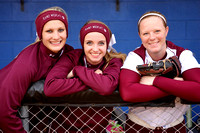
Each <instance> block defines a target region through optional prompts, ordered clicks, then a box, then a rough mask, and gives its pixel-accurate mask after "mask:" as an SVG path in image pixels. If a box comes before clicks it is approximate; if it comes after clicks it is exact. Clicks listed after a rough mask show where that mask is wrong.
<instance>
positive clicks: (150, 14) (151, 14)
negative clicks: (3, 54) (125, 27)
mask: <svg viewBox="0 0 200 133" xmlns="http://www.w3.org/2000/svg"><path fill="white" fill-rule="evenodd" d="M147 16H158V17H160V18H162V19H163V20H164V22H165V23H167V21H166V19H165V17H163V16H162V15H160V14H158V13H147V14H145V15H143V16H142V17H141V18H140V19H139V21H138V25H139V24H140V22H141V20H142V19H143V18H144V17H147Z"/></svg>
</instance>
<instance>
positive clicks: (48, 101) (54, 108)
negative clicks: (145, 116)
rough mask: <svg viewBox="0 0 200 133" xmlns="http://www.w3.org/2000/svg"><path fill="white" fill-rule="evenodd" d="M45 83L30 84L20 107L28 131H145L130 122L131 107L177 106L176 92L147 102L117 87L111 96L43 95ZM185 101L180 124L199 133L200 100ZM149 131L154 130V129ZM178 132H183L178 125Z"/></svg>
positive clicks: (92, 93)
mask: <svg viewBox="0 0 200 133" xmlns="http://www.w3.org/2000/svg"><path fill="white" fill-rule="evenodd" d="M43 85H44V81H43V80H42V81H38V82H36V83H35V84H33V85H32V86H31V88H29V90H28V92H27V94H26V95H25V97H24V101H23V102H22V105H23V106H22V107H21V108H20V109H19V111H18V114H19V117H20V118H21V120H22V123H23V126H24V129H25V130H26V131H27V132H28V133H50V132H51V133H63V132H64V133H85V132H87V133H124V130H125V128H126V131H129V130H132V131H133V130H134V131H135V132H137V133H142V132H140V130H137V129H134V127H132V125H128V126H127V121H128V120H129V119H128V117H127V113H128V111H129V107H156V108H160V107H171V108H173V107H174V106H175V102H174V101H175V100H174V97H173V96H172V97H166V98H163V99H162V100H160V99H159V100H155V101H150V102H146V103H128V102H125V101H123V100H122V99H121V97H120V94H119V92H118V91H117V90H116V91H115V92H113V94H111V95H109V96H101V95H99V94H98V93H96V92H95V91H93V90H91V89H88V90H86V91H82V92H78V93H74V94H71V95H66V96H64V97H59V98H51V97H46V96H45V95H44V93H43ZM161 101H162V102H161ZM182 103H184V104H187V105H188V106H189V108H188V110H187V112H186V113H185V115H184V121H185V122H184V124H182V125H181V127H182V126H183V127H186V129H187V133H200V105H199V103H190V102H187V101H182ZM172 115H173V114H172ZM88 123H92V124H88ZM127 127H128V128H127ZM88 129H89V130H88ZM1 132H2V131H1V130H0V133H1ZM149 132H150V133H153V132H152V131H151V130H149ZM175 132H176V133H181V131H180V130H179V128H177V129H176V131H175ZM163 133H166V131H163Z"/></svg>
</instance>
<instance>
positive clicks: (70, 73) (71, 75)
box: [67, 69, 74, 79]
mask: <svg viewBox="0 0 200 133" xmlns="http://www.w3.org/2000/svg"><path fill="white" fill-rule="evenodd" d="M73 77H74V74H73V69H72V70H71V71H70V72H69V73H68V75H67V78H68V79H70V78H73Z"/></svg>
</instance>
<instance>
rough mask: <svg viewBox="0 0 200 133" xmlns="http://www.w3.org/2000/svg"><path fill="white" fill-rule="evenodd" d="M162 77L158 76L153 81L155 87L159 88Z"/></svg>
mask: <svg viewBox="0 0 200 133" xmlns="http://www.w3.org/2000/svg"><path fill="white" fill-rule="evenodd" d="M160 78H162V77H161V76H156V77H155V78H154V80H153V86H158V84H159V80H160Z"/></svg>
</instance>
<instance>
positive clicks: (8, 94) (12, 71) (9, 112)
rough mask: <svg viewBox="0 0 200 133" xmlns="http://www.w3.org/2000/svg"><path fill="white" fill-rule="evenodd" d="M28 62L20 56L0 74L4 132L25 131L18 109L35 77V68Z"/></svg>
mask: <svg viewBox="0 0 200 133" xmlns="http://www.w3.org/2000/svg"><path fill="white" fill-rule="evenodd" d="M26 56H27V55H26ZM28 62H29V61H28V60H26V59H24V58H23V57H21V56H20V57H18V58H17V59H16V60H14V61H13V62H11V63H10V64H9V65H8V67H5V68H4V69H3V70H2V73H1V74H0V80H1V83H0V129H2V130H3V132H6V133H12V132H13V133H24V132H25V130H24V128H23V125H22V122H21V119H20V118H19V117H17V111H18V108H19V107H20V106H21V101H22V99H23V97H24V95H25V93H26V91H27V88H28V87H29V85H30V83H31V79H32V77H34V75H33V73H32V72H33V71H34V70H33V69H34V68H33V67H31V66H30V64H29V63H28ZM5 72H6V74H5Z"/></svg>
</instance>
